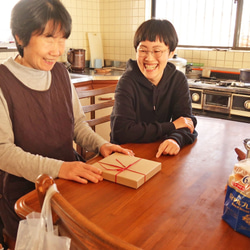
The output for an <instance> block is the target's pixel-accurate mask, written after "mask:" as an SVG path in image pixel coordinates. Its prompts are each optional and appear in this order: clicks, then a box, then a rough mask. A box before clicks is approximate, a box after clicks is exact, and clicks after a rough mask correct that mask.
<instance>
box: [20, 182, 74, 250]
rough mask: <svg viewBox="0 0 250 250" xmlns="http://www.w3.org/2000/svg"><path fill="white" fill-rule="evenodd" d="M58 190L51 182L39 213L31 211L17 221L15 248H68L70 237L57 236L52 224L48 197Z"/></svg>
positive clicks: (26, 249) (42, 249)
mask: <svg viewBox="0 0 250 250" xmlns="http://www.w3.org/2000/svg"><path fill="white" fill-rule="evenodd" d="M55 192H58V190H57V187H56V185H55V184H53V185H52V186H51V187H50V188H49V189H48V191H47V194H46V197H45V199H44V202H43V207H42V211H41V213H36V212H32V213H30V214H28V215H27V217H26V219H25V220H21V221H20V222H19V227H18V232H17V240H16V246H15V250H50V249H53V250H69V249H70V241H71V239H70V238H68V237H63V236H58V230H57V228H55V227H54V226H53V221H52V212H51V205H50V199H51V197H52V195H53V194H54V193H55Z"/></svg>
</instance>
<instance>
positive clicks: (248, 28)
mask: <svg viewBox="0 0 250 250" xmlns="http://www.w3.org/2000/svg"><path fill="white" fill-rule="evenodd" d="M249 10H250V1H249V0H245V1H244V5H243V13H242V20H241V29H240V37H239V47H249V48H250V14H249Z"/></svg>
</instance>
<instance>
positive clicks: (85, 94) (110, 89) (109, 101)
mask: <svg viewBox="0 0 250 250" xmlns="http://www.w3.org/2000/svg"><path fill="white" fill-rule="evenodd" d="M115 88H116V85H115V84H113V85H110V86H107V87H103V88H97V89H89V90H80V89H77V88H76V91H77V94H78V98H79V99H80V100H82V99H84V98H89V99H90V101H89V104H88V105H84V106H82V109H83V111H84V113H85V114H87V113H90V119H89V120H87V122H88V123H89V125H90V127H91V128H92V129H93V130H94V131H95V128H96V126H97V125H99V124H102V123H105V122H108V121H110V113H109V114H106V115H105V114H104V115H102V116H98V117H97V116H96V111H97V110H104V109H106V108H109V107H113V106H114V98H103V97H101V98H100V102H98V103H96V97H97V96H100V95H104V94H110V93H114V92H115ZM103 113H105V112H103ZM76 151H77V152H78V153H79V154H80V155H81V156H82V157H83V158H84V159H85V160H86V161H87V160H89V159H91V158H92V157H93V156H94V155H95V154H93V152H87V151H85V150H84V149H83V148H82V147H80V146H79V145H76Z"/></svg>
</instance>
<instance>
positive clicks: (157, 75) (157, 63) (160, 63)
mask: <svg viewBox="0 0 250 250" xmlns="http://www.w3.org/2000/svg"><path fill="white" fill-rule="evenodd" d="M136 51H137V53H136V60H137V64H138V67H139V69H140V71H141V72H142V74H143V75H144V76H145V77H146V78H147V79H148V80H149V81H150V82H152V83H153V84H154V85H157V84H158V83H159V82H160V80H161V78H162V75H163V71H164V69H165V67H166V65H167V62H168V59H170V58H172V57H173V55H174V52H169V47H168V46H166V45H165V43H164V42H160V40H159V39H156V40H155V41H154V42H150V41H148V40H146V41H141V42H140V43H139V45H138V47H137V50H136ZM140 51H148V53H144V54H145V55H143V56H142V55H141V54H142V53H140ZM153 51H155V52H156V53H159V51H162V54H161V52H160V54H161V56H160V57H158V58H157V57H156V56H154V55H153V54H154V53H150V52H153ZM157 51H158V52H157Z"/></svg>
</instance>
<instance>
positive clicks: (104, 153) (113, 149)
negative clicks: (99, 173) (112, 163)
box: [100, 143, 134, 157]
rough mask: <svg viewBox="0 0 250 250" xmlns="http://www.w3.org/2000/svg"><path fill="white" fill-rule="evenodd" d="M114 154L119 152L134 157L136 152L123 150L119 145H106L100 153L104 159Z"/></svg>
mask: <svg viewBox="0 0 250 250" xmlns="http://www.w3.org/2000/svg"><path fill="white" fill-rule="evenodd" d="M113 152H119V153H122V154H125V155H131V156H133V155H134V152H133V151H132V150H130V149H126V148H122V147H121V146H119V145H116V144H112V143H105V144H103V145H102V146H101V148H100V153H101V155H102V156H103V157H106V156H109V155H111V154H112V153H113Z"/></svg>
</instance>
